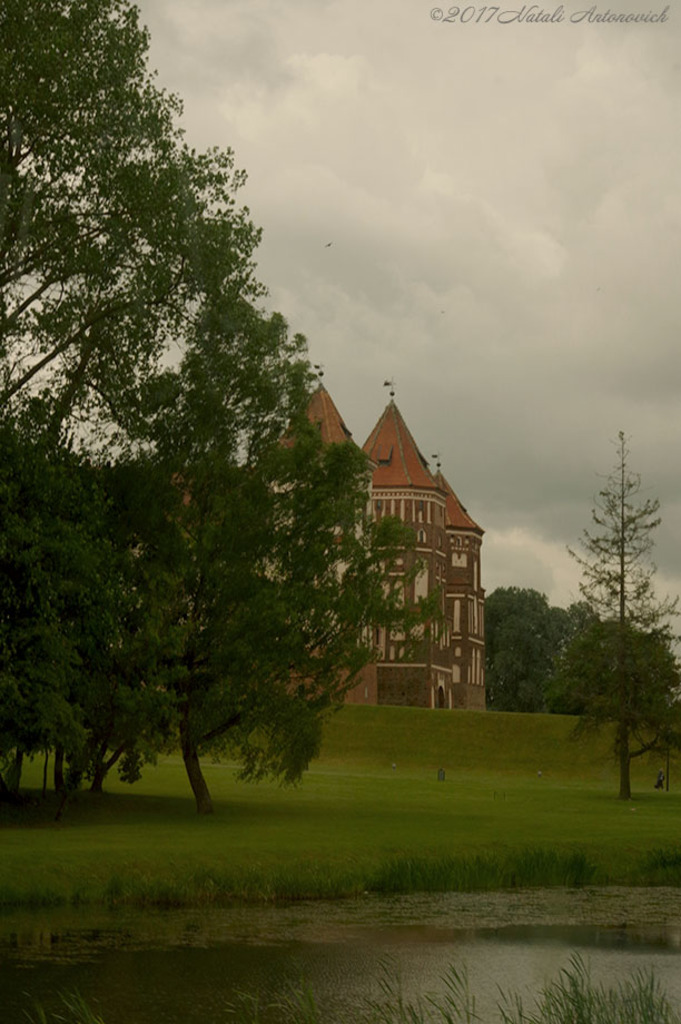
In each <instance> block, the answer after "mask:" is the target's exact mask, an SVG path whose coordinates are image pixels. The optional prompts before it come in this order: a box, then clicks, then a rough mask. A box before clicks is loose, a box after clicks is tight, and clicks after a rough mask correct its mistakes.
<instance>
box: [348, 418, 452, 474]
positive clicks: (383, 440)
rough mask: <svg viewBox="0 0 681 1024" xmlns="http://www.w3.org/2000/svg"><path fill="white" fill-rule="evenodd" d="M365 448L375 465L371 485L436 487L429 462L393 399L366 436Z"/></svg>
mask: <svg viewBox="0 0 681 1024" xmlns="http://www.w3.org/2000/svg"><path fill="white" fill-rule="evenodd" d="M364 451H365V452H366V453H367V455H368V456H369V458H370V459H371V460H372V461H373V462H374V463H375V464H376V469H375V470H374V474H373V485H374V487H414V488H418V489H428V490H437V489H438V484H437V482H436V481H435V478H434V477H433V475H432V474H431V472H430V470H429V469H428V463H427V462H426V460H425V459H424V457H423V455H422V454H421V452H420V451H419V449H418V447H417V445H416V441H415V440H414V438H413V437H412V436H411V433H410V431H409V427H408V426H407V424H406V423H405V422H404V420H403V418H402V414H401V412H400V410H399V409H398V408H397V406H396V405H395V403H394V402H392V401H391V402H390V403H389V404H388V405H387V407H386V409H385V411H384V413H383V415H382V416H381V418H380V420H379V421H378V423H377V424H376V426H375V427H374V429H373V430H372V432H371V434H370V435H369V437H368V439H367V441H366V444H365V445H364Z"/></svg>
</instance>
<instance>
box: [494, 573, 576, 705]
mask: <svg viewBox="0 0 681 1024" xmlns="http://www.w3.org/2000/svg"><path fill="white" fill-rule="evenodd" d="M588 618H589V609H588V607H587V606H586V605H584V604H583V603H581V602H580V603H577V604H572V605H571V606H570V607H569V608H568V609H567V610H566V609H564V608H554V607H551V606H550V605H549V603H548V601H547V599H546V597H545V595H544V594H540V593H539V592H538V591H537V590H531V589H521V588H519V587H499V588H497V589H496V590H494V591H492V593H491V594H490V595H489V597H487V599H486V601H485V658H486V676H485V679H486V690H487V703H488V706H489V707H490V708H493V709H494V710H495V711H526V712H527V711H532V712H538V711H545V710H546V709H547V704H549V692H550V683H551V679H552V676H553V672H554V669H555V665H556V661H557V659H558V657H559V656H560V654H561V653H562V651H563V650H564V648H565V646H566V645H567V644H568V643H569V641H570V639H571V638H572V636H574V635H576V634H577V633H578V632H579V631H580V630H581V629H582V628H583V627H584V624H585V622H586V621H588ZM550 709H551V710H554V708H553V706H551V708H550ZM561 710H562V709H561Z"/></svg>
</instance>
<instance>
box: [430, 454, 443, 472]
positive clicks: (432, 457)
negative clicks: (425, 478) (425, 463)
mask: <svg viewBox="0 0 681 1024" xmlns="http://www.w3.org/2000/svg"><path fill="white" fill-rule="evenodd" d="M430 457H431V459H435V465H436V466H437V468H438V469H440V466H441V463H440V453H439V452H433V454H432V455H431V456H430Z"/></svg>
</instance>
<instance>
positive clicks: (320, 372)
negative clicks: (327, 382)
mask: <svg viewBox="0 0 681 1024" xmlns="http://www.w3.org/2000/svg"><path fill="white" fill-rule="evenodd" d="M313 366H314V368H315V370H316V371H317V376H318V377H319V379H320V380H321V379H322V377H323V376H324V367H323V366H322V364H321V363H314V364H313Z"/></svg>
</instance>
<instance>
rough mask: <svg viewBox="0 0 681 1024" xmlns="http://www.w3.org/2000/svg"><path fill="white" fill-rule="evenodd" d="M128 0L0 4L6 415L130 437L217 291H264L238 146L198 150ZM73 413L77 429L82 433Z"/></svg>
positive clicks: (2, 384) (242, 294)
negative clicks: (156, 381)
mask: <svg viewBox="0 0 681 1024" xmlns="http://www.w3.org/2000/svg"><path fill="white" fill-rule="evenodd" d="M147 50H148V35H147V33H146V31H145V30H143V29H142V28H140V26H139V23H138V11H137V9H136V8H135V7H134V6H131V5H130V4H129V3H128V2H127V0H78V2H75V0H53V2H50V3H44V2H42V0H4V2H3V4H2V6H1V8H0V413H1V414H2V415H4V416H7V415H8V414H10V413H12V414H16V413H17V412H18V411H24V412H26V411H27V410H28V411H30V413H31V416H32V417H33V418H34V419H35V418H36V417H38V420H39V423H38V425H39V427H40V429H41V431H45V430H47V429H51V430H52V431H53V432H57V433H58V431H59V428H60V427H62V426H64V425H67V426H69V427H70V428H72V429H73V432H74V434H77V436H78V438H79V441H81V442H82V441H83V440H84V439H85V440H87V441H88V442H89V443H93V442H94V440H96V439H97V438H99V439H100V440H101V439H102V437H103V436H104V437H105V439H106V440H107V441H108V442H109V443H111V442H112V441H113V440H114V439H115V438H114V434H113V432H112V425H115V426H116V427H117V428H118V429H119V434H118V437H117V441H118V443H119V444H120V442H121V440H122V438H126V437H129V436H130V435H131V434H132V435H134V434H135V430H136V428H137V427H140V426H143V424H140V422H139V418H138V410H139V408H140V403H141V397H140V390H141V388H142V387H143V386H144V385H145V384H147V383H148V382H149V379H150V378H151V377H153V376H154V374H155V373H156V371H157V370H158V367H159V365H160V363H161V361H162V359H163V357H164V355H166V354H167V353H168V351H169V349H170V347H174V346H177V345H181V344H182V341H183V339H184V336H185V334H186V333H187V331H190V330H191V329H192V327H193V326H194V325H195V322H196V320H197V319H200V318H201V317H202V315H203V312H204V302H205V299H206V297H207V296H210V295H216V294H218V293H219V294H220V295H221V297H222V301H223V303H225V302H229V301H231V300H235V299H239V300H244V299H247V300H249V301H255V300H256V299H257V298H258V296H259V295H261V294H262V291H263V290H262V288H261V287H260V286H259V285H258V284H257V282H256V281H255V280H254V277H253V264H252V254H253V250H254V248H255V246H256V245H257V242H258V239H259V232H258V231H256V229H255V228H254V227H253V225H252V224H251V222H250V220H249V218H248V211H247V210H245V209H239V208H238V207H237V206H236V205H235V200H234V196H235V192H236V191H237V190H238V188H239V187H240V185H241V184H242V183H243V181H244V176H243V174H241V173H240V172H238V171H235V169H234V165H233V157H232V154H231V152H229V151H226V152H219V151H212V152H209V153H207V154H196V153H194V152H193V151H190V150H189V149H188V148H187V146H186V144H185V143H184V141H183V138H182V132H181V130H180V129H179V128H178V127H177V124H176V121H177V118H178V116H179V114H180V111H181V104H180V103H179V101H178V100H177V98H176V97H174V96H171V95H168V94H167V93H165V92H163V91H162V90H160V89H159V88H158V87H157V86H156V85H155V82H154V78H153V75H152V74H151V72H150V71H149V69H148V67H147ZM76 427H77V430H76V429H75V428H76Z"/></svg>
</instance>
